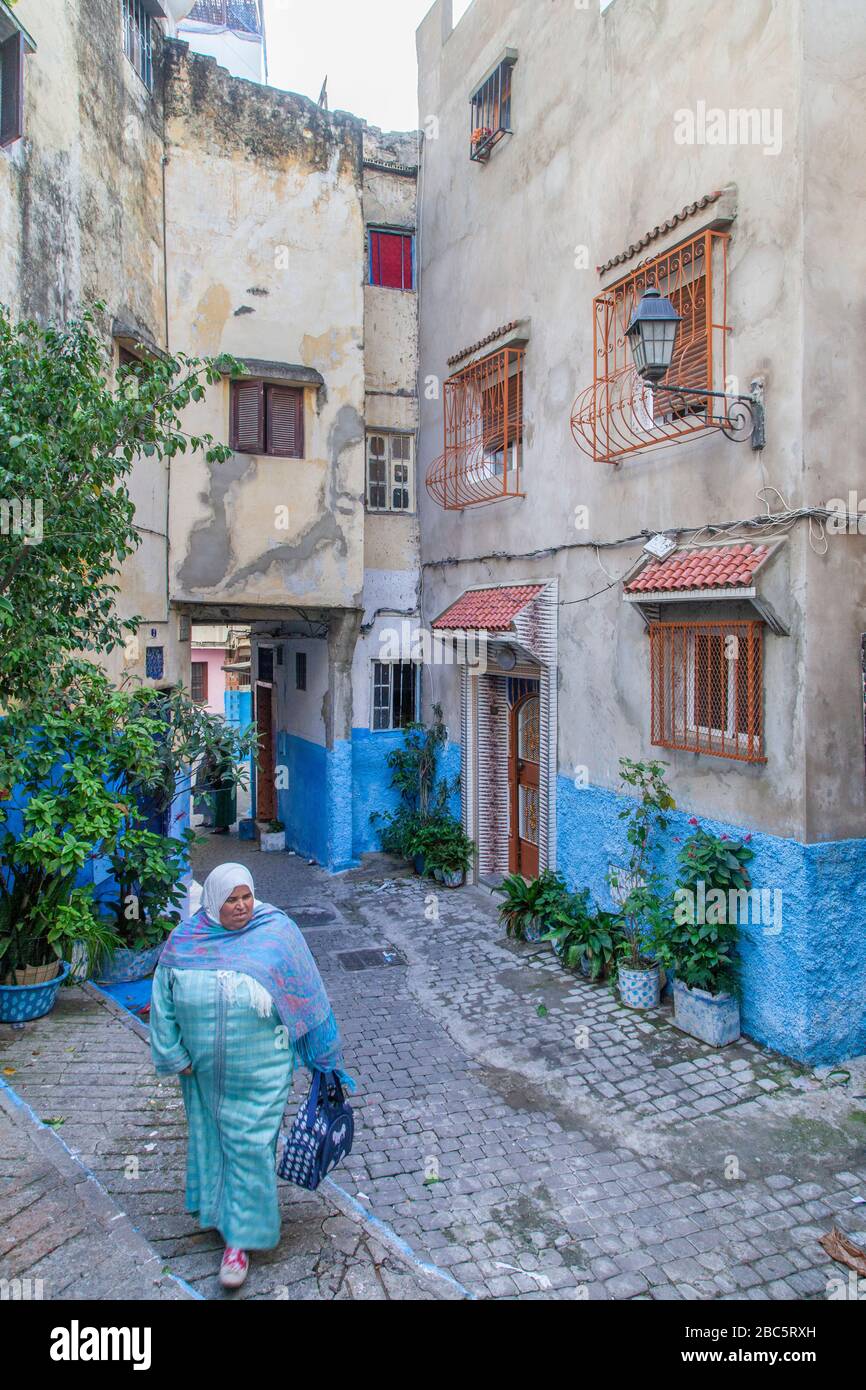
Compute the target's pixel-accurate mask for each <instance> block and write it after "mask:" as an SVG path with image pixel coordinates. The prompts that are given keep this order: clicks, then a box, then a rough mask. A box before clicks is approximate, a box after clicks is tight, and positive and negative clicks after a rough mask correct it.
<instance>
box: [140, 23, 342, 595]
mask: <svg viewBox="0 0 866 1390" xmlns="http://www.w3.org/2000/svg"><path fill="white" fill-rule="evenodd" d="M361 132H362V126H361V122H359V121H357V120H356V119H355V118H354V117H352V116H349V115H346V114H345V113H342V112H335V113H330V114H329V113H327V112H323V111H321V110H320V109H319V108H318V107H317V106H316V105H314V103H313V102H310V101H308V100H306V99H305V98H303V97H299V96H295V95H293V94H291V93H287V92H278V91H275V90H273V89H270V88H265V87H257V86H254V85H252V84H250V83H246V82H241V81H237V80H235V79H233V78H231V77H230V76H229V74H228V73H227V72H226V71H225V70H224V69H222V68H220V67H218V66H217V64H216V63H215V62H214V60H213V59H209V58H204V57H201V56H199V55H196V54H193V53H191V52H189V50H188V49H187V47H186V45H183V44H170V45H169V46H168V77H167V137H168V154H169V164H168V170H167V186H168V195H167V202H168V243H169V304H170V322H171V332H172V337H173V339H174V340H175V341H176V342H178V343H183V345H184V347H185V348H186V349H187V350H189V351H191V352H193V353H196V354H199V353H206V354H212V355H216V354H219V353H221V352H227V353H231V354H234V355H236V356H239V357H254V358H261V359H266V360H268V361H277V362H283V363H290V364H300V365H302V366H306V367H311V368H314V369H315V370H317V371H318V372H320V373H321V375H322V377H323V378H324V382H325V385H324V388H322V389H320V390H318V391H317V390H316V389H315V388H312V387H311V388H307V389H306V390H305V419H304V424H305V457H304V458H303V459H287V458H271V457H251V456H247V455H241V454H236V455H235V457H234V458H233V459H232V460H231V462H230V463H228V464H222V465H214V466H209V465H208V464H207V463H206V462H205V460H204V459H203V457H202V456H201V455H196V456H194V457H187V458H186V459H184V460H183V461H182V462H181V463H179V464H177V466H176V467H175V468H174V470H173V473H172V495H171V534H172V579H171V596H172V600H173V601H174V602H177V603H181V602H184V601H191V600H195V601H197V602H201V603H222V604H233V603H234V604H238V603H241V602H244V601H245V602H248V603H256V604H258V605H264V606H268V605H274V606H285V605H293V604H294V605H298V606H304V607H309V606H314V605H318V606H322V605H325V606H338V607H339V606H347V605H351V604H352V603H353V601H354V597H355V595H356V594H359V593H360V590H361V587H362V584H363V537H364V512H363V492H364V447H363V416H364V358H363V284H362V264H361V255H362V245H363V220H362V211H361V138H362V136H361ZM193 425H194V427H195V428H197V429H201V430H206V431H209V432H210V433H211V434H213V436H214V437H215V438H217V439H220V440H223V441H227V440H228V427H229V385H228V382H227V381H226V382H224V383H223V385H222V387H220V388H217V389H215V390H213V391H211V392H209V393H208V396H207V399H206V401H205V402H204V403H203V404H202V405H201V406H200V407H199V408H198V409H197V410H196V411H195V412H194V413H193V412H191V418H190V426H191V427H192V426H193Z"/></svg>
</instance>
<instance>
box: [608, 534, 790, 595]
mask: <svg viewBox="0 0 866 1390" xmlns="http://www.w3.org/2000/svg"><path fill="white" fill-rule="evenodd" d="M768 551H769V546H766V545H748V544H746V545H710V546H707V547H706V548H703V547H702V548H701V549H698V550H677V551H675V552H674V554H673V555H669V556H668V557H667V559H666V560H650V562H649V564H648V565H645V566H644V568H643V569H642V570H641V571H640V573H639V574H637V575H635V577H634V579H630V580H629V581H628V583H627V584H626V586H625V592H626V593H627V594H652V593H663V592H664V593H670V592H675V591H680V590H686V589H739V588H745V587H746V586H749V585H751V583H752V580H753V578H754V574H755V570H756V569H757V568H758V566H759V565H760V564H761V562H762V561H763V560H764V559H766V557H767V554H768Z"/></svg>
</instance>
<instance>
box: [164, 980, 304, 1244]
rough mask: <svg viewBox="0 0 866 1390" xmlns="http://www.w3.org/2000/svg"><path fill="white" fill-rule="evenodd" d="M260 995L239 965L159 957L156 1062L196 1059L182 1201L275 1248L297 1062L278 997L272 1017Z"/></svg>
mask: <svg viewBox="0 0 866 1390" xmlns="http://www.w3.org/2000/svg"><path fill="white" fill-rule="evenodd" d="M257 990H258V991H259V993H258V996H257V994H256V991H257ZM261 1001H262V994H261V987H260V986H257V985H256V983H255V981H252V980H250V979H249V977H248V976H246V975H241V974H237V973H235V972H234V971H227V970H175V969H168V968H166V967H165V966H158V967H157V970H156V973H155V975H154V977H153V993H152V998H151V1009H150V1041H151V1051H152V1054H153V1061H154V1065H155V1067H156V1070H157V1072H159V1073H161V1074H162V1075H168V1074H172V1073H179V1072H180V1071H181V1070H182V1068H183V1067H185V1066H188V1065H189V1064H191V1065H192V1075H190V1076H181V1077H180V1084H181V1089H182V1091H183V1102H184V1107H185V1109H186V1116H187V1123H188V1126H189V1138H188V1144H187V1167H186V1210H187V1211H189V1212H191V1213H192V1214H193V1215H194V1216H196V1217H197V1218H198V1222H199V1225H200V1226H202V1227H203V1228H205V1229H208V1228H215V1229H216V1230H218V1231H219V1232H220V1234H221V1235H222V1237H223V1240H224V1241H225V1242H226V1244H227V1245H236V1246H239V1247H240V1248H241V1249H242V1250H270V1249H272V1248H273V1247H274V1246H275V1245H276V1244H277V1242H278V1240H279V1237H280V1216H279V1208H278V1204H277V1178H276V1168H275V1164H276V1144H277V1136H278V1133H279V1129H280V1123H281V1121H282V1117H283V1111H284V1110H285V1106H286V1100H287V1098H288V1094H289V1091H290V1090H291V1085H292V1071H293V1065H294V1051H293V1049H292V1047H291V1045H290V1044H289V1043H288V1042H287V1040H286V1037H285V1030H284V1029H282V1028H281V1027H280V1020H279V1017H278V1016H277V1013H276V1011H275V1010H274V1007H273V1004H271V1007H270V1012H269V1014H268V1016H267V1017H266V1018H264V1017H261V1016H260V1014H259V1013H257V1012H256V1007H255V1006H256V1003H258V1004H259V1007H262V1002H261ZM264 1007H267V998H266V999H265V1001H264Z"/></svg>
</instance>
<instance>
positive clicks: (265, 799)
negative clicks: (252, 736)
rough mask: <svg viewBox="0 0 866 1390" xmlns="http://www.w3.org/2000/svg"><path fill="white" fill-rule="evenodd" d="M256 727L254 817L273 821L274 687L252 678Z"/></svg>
mask: <svg viewBox="0 0 866 1390" xmlns="http://www.w3.org/2000/svg"><path fill="white" fill-rule="evenodd" d="M256 729H257V730H258V735H259V751H258V757H257V759H256V820H275V819H276V814H277V794H276V791H275V789H274V770H275V763H276V758H275V756H274V687H273V686H272V685H270V684H269V683H268V682H267V681H256Z"/></svg>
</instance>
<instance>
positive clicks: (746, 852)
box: [660, 819, 754, 1047]
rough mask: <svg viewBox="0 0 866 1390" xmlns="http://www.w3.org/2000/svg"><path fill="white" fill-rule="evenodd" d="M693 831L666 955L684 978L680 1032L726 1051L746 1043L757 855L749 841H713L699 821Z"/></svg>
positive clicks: (681, 859)
mask: <svg viewBox="0 0 866 1390" xmlns="http://www.w3.org/2000/svg"><path fill="white" fill-rule="evenodd" d="M692 824H693V825H694V826H695V827H696V828H695V831H694V834H693V835H692V836H691V837H690V839H689V840H688V841H687V842H686V844H685V845H684V846H683V847H682V849H681V850H680V852H679V854H678V855H677V862H678V865H679V872H678V875H677V887H676V888H675V890H674V895H673V903H672V907H671V924H670V927H669V929H668V932H667V935H666V939H665V941H664V943H663V944H662V948H661V951H660V954H661V957H662V959H663V961H664V962H665V964H666V965H669V966H670V967H671V968H672V969H673V970H674V971H675V972H676V979H675V981H674V1023H675V1024H676V1026H677V1027H678V1028H680V1029H681V1030H682V1031H683V1032H685V1033H689V1034H690V1035H691V1036H692V1037H694V1038H698V1039H699V1040H700V1041H701V1042H705V1043H708V1044H709V1045H710V1046H711V1047H724V1046H726V1045H727V1044H728V1043H732V1042H736V1040H737V1038H738V1037H739V1036H740V1006H739V999H738V993H739V972H738V958H737V945H738V941H739V937H740V935H741V931H740V926H739V904H740V902H741V901H742V899H741V898H740V897H739V894H740V893H748V892H749V890H750V889H751V886H752V885H751V878H750V876H749V872H748V869H747V868H746V865H747V864H748V863H749V862H750V861H751V860H752V859H753V858H754V852H753V851H752V850H751V849H750V848H749V846H748V843H747V840H732V839H730V838H729V837H728V836H727V835H711V834H710V833H709V832H708V831H706V830H704V829H703V828H702V827H701V826H699V825H698V823H697V821H696V820H694V819H693V820H692ZM747 839H748V837H747Z"/></svg>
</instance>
